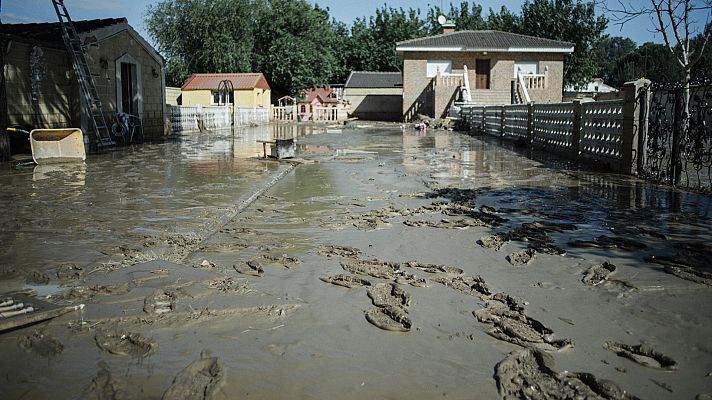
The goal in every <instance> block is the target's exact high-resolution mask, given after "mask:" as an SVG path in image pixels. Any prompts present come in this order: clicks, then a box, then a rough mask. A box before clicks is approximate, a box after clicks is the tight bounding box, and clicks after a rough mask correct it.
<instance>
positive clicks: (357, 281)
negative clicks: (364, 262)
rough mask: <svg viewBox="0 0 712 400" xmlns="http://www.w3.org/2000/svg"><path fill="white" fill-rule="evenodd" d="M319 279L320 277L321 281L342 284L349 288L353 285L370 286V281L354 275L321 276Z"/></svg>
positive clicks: (353, 286)
mask: <svg viewBox="0 0 712 400" xmlns="http://www.w3.org/2000/svg"><path fill="white" fill-rule="evenodd" d="M319 279H321V280H322V281H323V282H326V283H331V284H332V285H336V286H343V287H345V288H349V289H351V288H355V287H363V286H371V282H370V281H368V280H366V279H363V278H360V277H358V276H355V275H346V274H339V275H334V276H322V277H320V278H319Z"/></svg>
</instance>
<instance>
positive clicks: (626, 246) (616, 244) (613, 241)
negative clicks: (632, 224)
mask: <svg viewBox="0 0 712 400" xmlns="http://www.w3.org/2000/svg"><path fill="white" fill-rule="evenodd" d="M569 246H571V247H594V248H601V249H621V250H626V251H635V250H642V249H645V248H647V247H648V246H646V245H645V244H644V243H641V242H638V241H636V240H633V239H626V238H622V237H610V236H606V235H602V236H598V237H596V238H593V239H591V240H575V241H573V242H569Z"/></svg>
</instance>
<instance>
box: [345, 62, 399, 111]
mask: <svg viewBox="0 0 712 400" xmlns="http://www.w3.org/2000/svg"><path fill="white" fill-rule="evenodd" d="M344 101H346V102H348V103H350V104H351V114H352V116H354V117H357V118H359V119H364V120H371V121H400V120H401V119H402V113H401V112H402V109H403V76H402V75H401V73H400V72H373V71H352V72H351V74H350V75H349V78H348V80H346V85H345V86H344Z"/></svg>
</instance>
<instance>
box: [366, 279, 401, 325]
mask: <svg viewBox="0 0 712 400" xmlns="http://www.w3.org/2000/svg"><path fill="white" fill-rule="evenodd" d="M367 294H368V297H369V298H370V299H371V302H372V303H373V305H374V306H376V308H372V309H370V310H368V311H366V320H367V321H368V322H370V323H371V324H373V325H375V326H376V327H378V328H380V329H383V330H386V331H395V332H408V331H410V329H411V327H412V326H413V324H412V322H411V321H410V318H409V317H408V310H407V307H408V306H409V305H410V301H411V300H410V294H408V292H406V291H405V290H403V289H401V288H400V287H398V285H395V284H393V283H379V284H377V285H376V286H372V287H370V288H369V289H368V292H367Z"/></svg>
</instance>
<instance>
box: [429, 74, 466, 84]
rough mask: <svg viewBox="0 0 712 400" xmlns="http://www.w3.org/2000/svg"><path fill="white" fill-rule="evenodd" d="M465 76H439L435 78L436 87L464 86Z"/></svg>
mask: <svg viewBox="0 0 712 400" xmlns="http://www.w3.org/2000/svg"><path fill="white" fill-rule="evenodd" d="M463 81H464V74H437V75H436V76H435V80H434V82H435V86H441V87H460V86H462V85H463Z"/></svg>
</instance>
